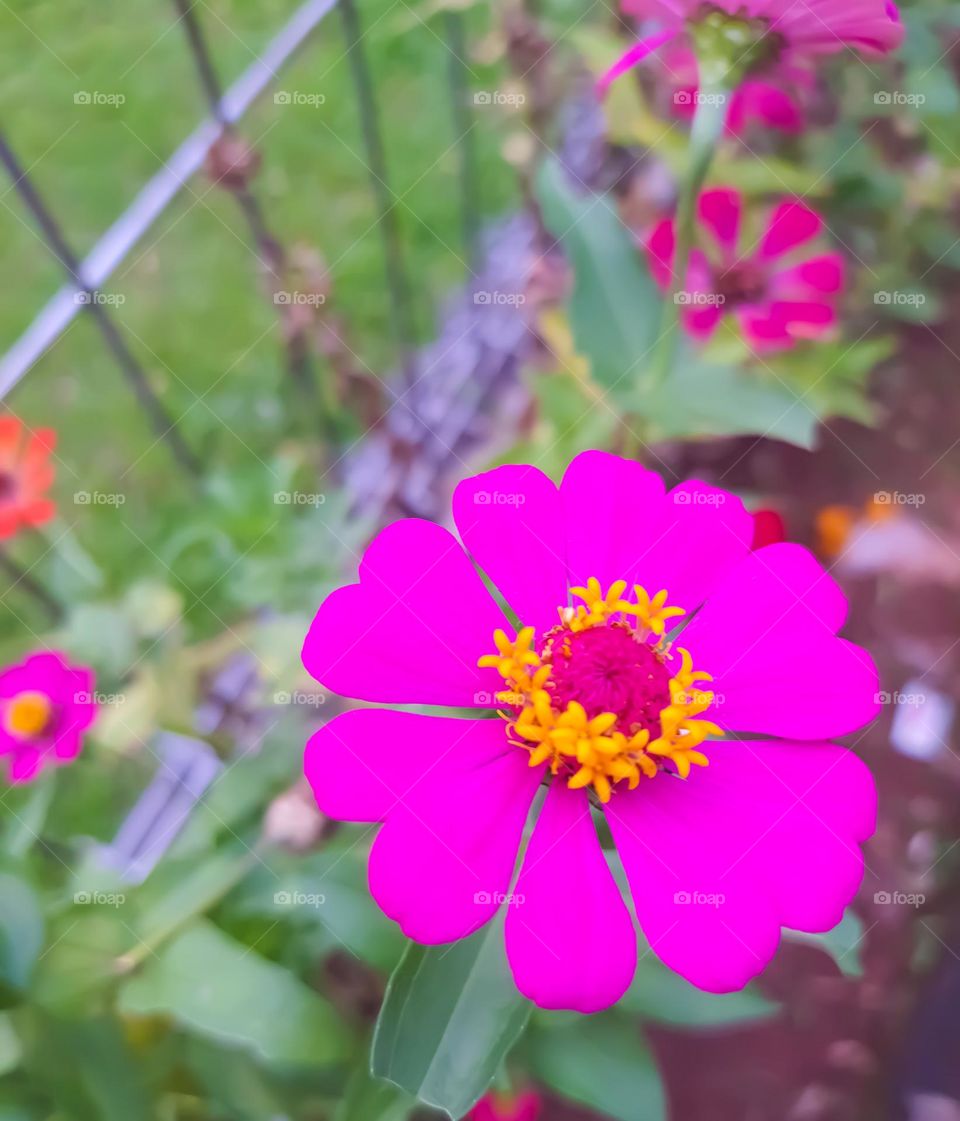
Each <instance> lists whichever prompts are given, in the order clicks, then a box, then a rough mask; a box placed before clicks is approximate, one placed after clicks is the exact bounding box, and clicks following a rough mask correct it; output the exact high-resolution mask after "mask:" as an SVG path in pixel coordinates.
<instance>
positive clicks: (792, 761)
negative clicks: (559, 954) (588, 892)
mask: <svg viewBox="0 0 960 1121" xmlns="http://www.w3.org/2000/svg"><path fill="white" fill-rule="evenodd" d="M653 785H655V786H656V789H655V790H652V789H651V791H650V792H649V794H647V793H646V792H645V794H644V796H643V797H631V798H622V799H615V800H614V801H612V802H611V803H610V805H609V806H608V807H607V816H608V818H609V821H610V826H611V829H612V831H613V835H614V840H615V842H616V845H617V849H618V851H619V853H620V855H621V858H622V860H623V863H624V867H625V869H626V872H627V878H628V880H629V881H630V887H631V891H632V893H633V899H634V905H635V907H636V911H637V918H638V919H639V921H640V925H641V927H642V928H643V931H644V933H645V934H646V936H647V938H648V940H649V942H650V945H651V949H652V950H653V951H654V953H656V954H657V955H658V956H659V957H660V958H661V959H662V960H663V961H664V962H665V963H666V964H667V965H669V966H670V967H671V968H672V969H675V970H676V971H677V972H678V973H680V974H682V975H683V976H684V977H686V978H687V979H688V980H689V981H692V982H693V983H694V984H696V985H698V986H699V987H700V988H704V989H707V990H709V991H711V992H727V991H731V990H735V989H738V988H741V987H742V986H743V985H744V984H746V983H747V982H748V981H749V980H750V979H751V978H752V977H754V976H756V974H758V973H759V972H760V971H761V970H762V969H763V968H764V967H765V966H766V964H767V963H768V962H769V960H770V958H771V957H772V956H773V953H774V951H775V950H776V946H777V942H778V939H779V929H780V927H781V926H787V927H791V928H793V929H798V930H807V931H822V930H826V929H829V928H830V927H832V926H833V925H835V924H836V923H837V922H838V921H839V919H840V917H841V916H842V913H843V908H844V907H845V906H846V904H847V903H848V902H849V901H850V898H851V897H852V895H853V894H854V892H855V891H856V889H857V886H858V885H859V883H860V879H861V876H862V867H863V862H862V857H861V856H860V852H859V849H858V847H857V843H858V842H859V841H861V840H863V839H864V838H865V837H867V836H869V834H870V833H871V832H872V830H873V824H874V820H875V814H876V794H875V791H874V787H873V782H872V780H871V778H870V775H869V773H868V772H867V771H866V768H865V767H863V765H862V763H860V762H859V760H857V758H856V756H854V755H853V754H852V753H851V752H848V751H845V750H844V749H843V748H838V747H835V746H834V745H832V744H778V743H766V742H753V743H735V742H731V743H725V744H724V745H723V746H722V749H721V750H717V751H716V752H715V753H714V757H713V759H711V764H710V766H709V767H708V768H706V769H705V770H704V771H703V772H701V773H698V775H697V782H696V784H695V788H696V789H695V793H694V792H693V791H694V784H691V783H689V782H688V783H681V782H676V781H673V782H666V783H656V784H651V786H653ZM691 793H692V797H691Z"/></svg>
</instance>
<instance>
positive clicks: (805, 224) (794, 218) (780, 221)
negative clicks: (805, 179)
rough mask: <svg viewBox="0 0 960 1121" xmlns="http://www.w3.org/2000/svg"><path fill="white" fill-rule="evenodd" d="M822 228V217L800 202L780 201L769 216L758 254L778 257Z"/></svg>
mask: <svg viewBox="0 0 960 1121" xmlns="http://www.w3.org/2000/svg"><path fill="white" fill-rule="evenodd" d="M822 229H823V219H822V218H821V217H820V215H819V214H817V213H816V211H814V210H811V209H810V207H809V206H804V205H803V203H802V202H782V203H780V205H779V206H778V207H777V208H776V210H774V212H773V214H772V215H771V217H770V224H769V225H768V226H767V230H766V233H765V234H764V235H763V240H762V241H761V242H760V256H761V257H762V258H764V259H766V260H770V259H771V258H774V257H779V256H781V255H782V254H784V253H787V252H789V251H790V250H791V249H796V248H798V247H799V246H801V245H804V244H805V243H806V242H808V241H810V240H811V239H813V238H815V237H816V236H817V234H818V233H820V231H821V230H822Z"/></svg>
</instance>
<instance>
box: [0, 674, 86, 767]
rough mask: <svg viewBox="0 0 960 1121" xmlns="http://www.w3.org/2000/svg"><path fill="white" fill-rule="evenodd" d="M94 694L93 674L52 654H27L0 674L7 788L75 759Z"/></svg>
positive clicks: (0, 735) (1, 752) (0, 746)
mask: <svg viewBox="0 0 960 1121" xmlns="http://www.w3.org/2000/svg"><path fill="white" fill-rule="evenodd" d="M93 688H94V678H93V671H92V670H90V669H86V668H84V667H79V666H71V665H69V664H68V663H67V661H66V659H65V658H64V657H63V655H61V654H57V653H47V654H31V655H30V657H28V658H27V659H26V661H23V662H20V663H19V664H18V665H15V666H10V667H8V668H7V669H5V670H3V671H0V757H5V758H6V759H7V774H8V777H9V779H10V781H11V782H13V783H20V782H29V781H30V780H31V779H32V778H35V777H36V775H37V773H38V772H39V770H40V768H41V767H42V766H43V765H44V764H45V763H67V762H69V761H70V760H71V759H74V758H76V756H77V755H78V754H79V752H80V747H81V745H82V742H83V733H84V732H85V731H86V729H87V728H89V726H90V724H91V723H92V722H93V718H94V715H95V713H96V702H95V698H94V693H93Z"/></svg>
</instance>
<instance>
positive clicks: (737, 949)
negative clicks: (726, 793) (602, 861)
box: [606, 768, 780, 993]
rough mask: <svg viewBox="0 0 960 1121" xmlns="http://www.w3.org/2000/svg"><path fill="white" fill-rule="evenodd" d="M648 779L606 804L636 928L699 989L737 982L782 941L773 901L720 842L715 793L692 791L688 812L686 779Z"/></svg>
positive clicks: (721, 813)
mask: <svg viewBox="0 0 960 1121" xmlns="http://www.w3.org/2000/svg"><path fill="white" fill-rule="evenodd" d="M706 770H709V768H706ZM704 774H706V771H705V772H704ZM700 780H701V774H700V773H698V774H697V784H696V785H697V786H698V787H702V785H703V783H702V782H701V781H700ZM650 786H651V789H650V790H649V791H647V790H644V791H643V795H642V796H641V797H639V798H637V797H628V798H616V799H613V800H612V801H611V802H610V804H609V805H608V806H607V807H606V814H607V819H608V821H609V822H610V829H611V831H612V833H613V839H614V842H615V843H616V846H617V851H618V853H619V854H620V859H621V860H622V861H623V866H624V870H625V871H626V873H627V879H628V881H629V883H630V891H631V894H632V895H633V905H634V908H635V910H636V914H637V920H638V921H639V923H640V927H641V929H642V930H643V933H644V934H645V935H646V937H647V941H648V942H649V943H650V948H651V950H652V951H653V952H654V953H655V954H656V955H657V957H659V958H660V959H661V961H663V962H664V964H666V965H668V966H669V967H670V968H671V969H673V970H675V971H676V972H677V973H679V974H680V975H681V976H682V977H686V979H687V980H688V981H690V982H691V983H692V984H694V985H696V986H697V987H698V988H701V989H705V990H707V992H714V993H722V992H732V991H735V990H737V989H742V988H743V986H744V985H745V984H747V982H748V981H750V980H751V979H752V978H753V977H755V976H756V975H757V974H758V973H759V972H760V971H761V970H762V969H763V968H764V966H765V965H766V964H767V963H768V962H769V961H770V959H771V958H772V957H773V955H774V953H775V951H776V949H777V946H778V944H779V942H780V924H779V922H778V916H777V913H776V910H775V909H774V905H773V902H772V900H770V899H769V898H768V897H767V896H766V895H764V894H763V893H762V892H761V891H758V890H757V884H756V882H755V880H754V878H753V876H752V875H751V874H750V869H748V868H746V867H744V865H743V863H742V862H741V863H740V864H737V863H736V859H737V857H738V856H739V855H740V852H741V851H742V848H738V850H737V851H736V852H734V851H731V849H730V847H729V845H728V837H729V836H730V834H729V833H728V832H727V830H726V828H725V818H726V816H727V808H726V806H725V805H724V803H723V802H722V801H721V800H720V799H717V800H716V802H715V804H713V805H710V803H707V802H706V800H705V799H703V798H698V799H697V800H696V803H695V805H696V810H695V811H694V809H693V807H692V806H691V804H690V800H689V799H686V798H685V797H684V795H685V794H686V793H687V790H688V788H689V787H690V783H688V782H687V783H685V782H680V781H678V780H676V779H672V780H668V781H667V782H662V783H661V782H655V783H651V784H650ZM654 786H657V787H658V788H659V789H657V790H653V789H652V788H653V787H654ZM708 807H709V810H708ZM759 835H762V830H761V831H760V833H759V834H758V836H759ZM721 901H722V905H721Z"/></svg>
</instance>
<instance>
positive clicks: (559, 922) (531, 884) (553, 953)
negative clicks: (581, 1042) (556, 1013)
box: [506, 782, 637, 1012]
mask: <svg viewBox="0 0 960 1121" xmlns="http://www.w3.org/2000/svg"><path fill="white" fill-rule="evenodd" d="M506 941H507V957H508V958H509V959H510V966H511V968H512V969H513V975H514V978H515V980H516V982H517V988H518V989H519V990H520V991H521V992H522V993H523V994H524V995H525V996H527V997H529V998H530V1000H532V1001H534V1002H535V1003H536V1004H538V1005H539V1006H540V1007H541V1008H566V1009H572V1010H574V1011H577V1012H598V1011H599V1010H600V1009H601V1008H606V1007H607V1006H608V1005H610V1004H614V1003H615V1002H616V1001H618V1000H619V999H620V997H621V996H623V994H624V993H625V992H626V990H627V987H628V985H629V984H630V981H631V980H632V978H633V974H634V970H635V969H636V965H637V936H636V932H635V930H634V927H633V920H632V919H631V917H630V912H629V911H628V910H627V908H626V906H625V904H624V902H623V897H622V896H621V894H620V889H619V888H618V887H617V884H616V881H615V880H614V878H613V876H612V874H611V872H610V869H609V867H608V865H607V861H606V857H605V855H604V852H603V849H602V848H601V847H600V842H599V840H598V839H597V831H596V827H595V826H594V824H593V819H592V818H591V815H590V803H589V801H588V799H587V797H586V795H585V794H584V792H583V791H582V790H569V789H568V788H567V787H565V786H563V785H562V784H561V783H557V782H554V783H553V784H552V785H551V787H550V790H549V793H548V794H547V800H546V802H545V803H544V806H543V809H542V811H541V813H540V817H539V818H538V820H537V825H536V828H535V830H534V833H533V837H532V838H531V840H530V846H529V848H528V849H527V853H526V856H525V858H524V862H523V870H522V871H521V873H520V878H519V879H518V881H517V885H516V888H515V891H514V898H513V900H512V902H511V904H510V910H509V912H508V914H507V925H506Z"/></svg>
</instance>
